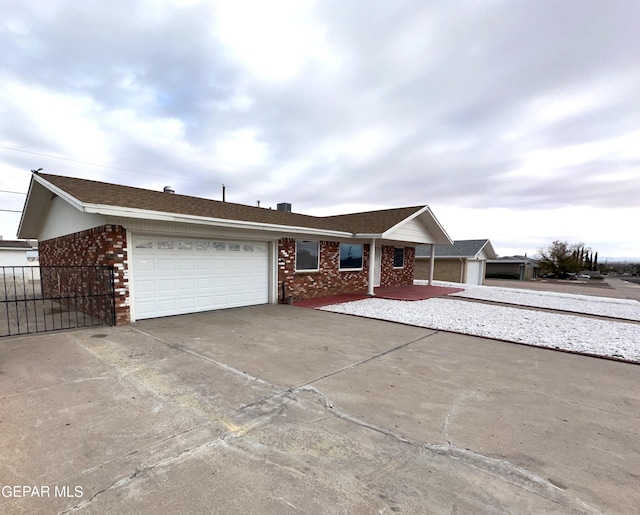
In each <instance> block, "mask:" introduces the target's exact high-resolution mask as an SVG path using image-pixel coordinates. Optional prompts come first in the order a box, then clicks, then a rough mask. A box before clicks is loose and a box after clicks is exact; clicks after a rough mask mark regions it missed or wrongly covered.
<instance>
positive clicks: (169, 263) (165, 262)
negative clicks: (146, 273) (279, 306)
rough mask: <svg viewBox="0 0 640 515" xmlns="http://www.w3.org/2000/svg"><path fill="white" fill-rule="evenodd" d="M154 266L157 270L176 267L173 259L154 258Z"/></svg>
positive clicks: (170, 269)
mask: <svg viewBox="0 0 640 515" xmlns="http://www.w3.org/2000/svg"><path fill="white" fill-rule="evenodd" d="M156 267H157V269H158V270H168V271H173V270H175V269H176V262H175V259H162V258H156Z"/></svg>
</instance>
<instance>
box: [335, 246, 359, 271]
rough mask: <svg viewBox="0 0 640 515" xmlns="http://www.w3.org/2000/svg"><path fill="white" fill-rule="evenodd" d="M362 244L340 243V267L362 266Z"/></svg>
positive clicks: (352, 267)
mask: <svg viewBox="0 0 640 515" xmlns="http://www.w3.org/2000/svg"><path fill="white" fill-rule="evenodd" d="M363 248H364V247H363V245H353V244H350V243H341V244H340V268H341V269H343V270H344V269H354V268H362V249H363Z"/></svg>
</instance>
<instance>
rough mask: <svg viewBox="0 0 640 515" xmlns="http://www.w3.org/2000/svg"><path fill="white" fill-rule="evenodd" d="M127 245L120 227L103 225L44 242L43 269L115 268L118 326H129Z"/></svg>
mask: <svg viewBox="0 0 640 515" xmlns="http://www.w3.org/2000/svg"><path fill="white" fill-rule="evenodd" d="M126 241H127V235H126V231H125V229H124V228H123V227H121V226H119V225H103V226H101V227H94V228H93V229H88V230H86V231H81V232H77V233H74V234H68V235H65V236H60V237H59V238H53V239H50V240H44V241H41V242H39V244H38V253H39V256H40V265H41V266H43V267H46V266H96V265H97V266H110V267H113V269H114V285H115V307H116V324H118V325H119V324H128V323H129V322H130V320H131V319H130V313H129V289H128V284H127V283H128V277H127V248H126ZM43 287H44V284H43Z"/></svg>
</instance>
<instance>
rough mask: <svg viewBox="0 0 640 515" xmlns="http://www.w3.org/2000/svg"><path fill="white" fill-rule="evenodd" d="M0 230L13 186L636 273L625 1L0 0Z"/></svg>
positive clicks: (636, 143)
mask: <svg viewBox="0 0 640 515" xmlns="http://www.w3.org/2000/svg"><path fill="white" fill-rule="evenodd" d="M0 6H1V7H2V17H1V21H0V190H2V191H1V192H0V209H2V211H0V234H2V235H3V236H4V238H5V239H10V238H15V237H16V231H17V227H18V223H19V219H20V213H19V212H12V211H20V210H21V209H22V206H23V203H24V199H25V195H24V193H26V191H27V188H28V184H29V179H30V175H31V173H30V170H32V169H38V168H43V169H44V171H45V172H46V173H52V174H59V175H68V176H74V177H84V178H88V179H94V180H101V181H107V182H115V183H120V184H126V185H130V186H139V187H144V188H151V189H161V188H162V187H163V186H164V185H172V186H173V187H174V188H175V189H176V191H177V192H178V193H183V194H188V195H197V196H203V197H207V198H212V199H218V200H219V199H221V192H222V184H225V185H226V193H227V200H228V201H233V202H240V203H246V204H251V205H255V204H256V202H257V201H258V200H259V201H260V202H261V206H266V207H269V206H273V207H275V205H276V203H278V202H290V203H292V205H293V209H294V211H296V212H301V213H307V214H316V215H324V214H339V213H347V212H353V211H359V210H368V209H379V208H386V207H398V206H406V205H418V204H429V205H430V206H431V208H432V209H433V211H434V213H435V214H436V216H437V217H438V219H439V220H440V222H441V223H442V224H443V226H444V227H445V229H446V230H447V232H448V233H449V234H450V236H451V237H452V238H453V239H476V238H489V239H490V240H491V241H492V243H493V245H494V247H495V248H496V251H497V252H498V253H499V254H500V255H509V254H514V253H525V252H527V253H528V254H529V255H533V254H535V253H536V250H537V249H539V248H541V247H545V246H547V245H548V244H550V243H551V242H552V241H553V240H555V239H560V240H567V241H569V242H584V243H585V244H586V245H587V246H590V247H592V248H593V249H594V250H597V251H599V255H600V256H608V257H640V233H639V232H638V222H639V221H640V52H639V50H638V49H639V48H640V2H633V1H624V0H611V1H606V2H604V1H601V0H548V1H547V0H531V1H527V0H520V1H517V2H514V1H511V0H505V1H502V0H482V1H480V0H469V1H467V0H455V1H445V0H443V1H427V0H379V1H375V2H365V1H360V0H353V1H344V0H326V1H322V0H319V1H317V2H313V1H309V2H305V1H302V0H289V1H280V0H270V1H268V2H264V1H260V0H255V1H250V0H220V1H217V0H211V1H210V0H201V1H197V0H166V1H160V0H148V1H130V0H126V1H125V0H110V1H109V2H103V1H98V0H96V1H91V0H87V1H83V2H77V1H75V0H41V1H38V0H30V1H28V2H18V1H11V0H0Z"/></svg>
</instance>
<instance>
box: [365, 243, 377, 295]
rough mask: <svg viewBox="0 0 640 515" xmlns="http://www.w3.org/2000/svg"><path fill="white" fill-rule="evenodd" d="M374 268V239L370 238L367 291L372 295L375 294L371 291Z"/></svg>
mask: <svg viewBox="0 0 640 515" xmlns="http://www.w3.org/2000/svg"><path fill="white" fill-rule="evenodd" d="M375 268H376V239H375V238H371V243H369V291H368V292H367V293H368V294H369V295H371V296H372V297H374V296H375V292H374V291H373V282H374V280H375Z"/></svg>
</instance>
